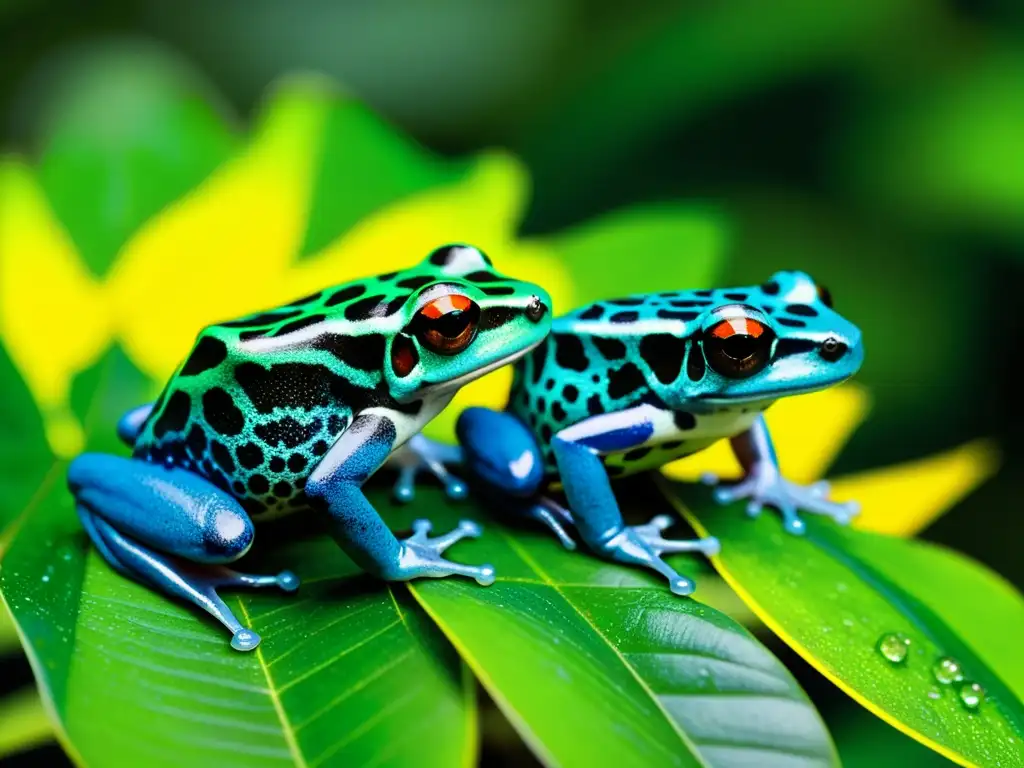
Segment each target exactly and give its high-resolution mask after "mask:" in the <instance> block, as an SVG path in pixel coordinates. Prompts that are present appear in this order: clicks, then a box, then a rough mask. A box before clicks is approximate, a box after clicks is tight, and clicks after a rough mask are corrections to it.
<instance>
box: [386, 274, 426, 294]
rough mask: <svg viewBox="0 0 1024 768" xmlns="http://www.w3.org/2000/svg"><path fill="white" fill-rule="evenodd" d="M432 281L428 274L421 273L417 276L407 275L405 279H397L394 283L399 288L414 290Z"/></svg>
mask: <svg viewBox="0 0 1024 768" xmlns="http://www.w3.org/2000/svg"><path fill="white" fill-rule="evenodd" d="M432 282H434V278H432V277H429V276H428V275H421V276H419V277H407V278H405V280H399V281H398V282H397V283H395V285H397V286H398V287H399V288H408V289H409V290H410V291H415V290H419V289H420V288H422V287H423V286H425V285H430V284H431V283H432Z"/></svg>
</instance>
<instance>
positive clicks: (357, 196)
mask: <svg viewBox="0 0 1024 768" xmlns="http://www.w3.org/2000/svg"><path fill="white" fill-rule="evenodd" d="M321 142H322V143H321V146H320V152H319V154H320V157H319V163H318V165H317V172H316V180H315V182H314V186H313V196H312V201H311V203H310V211H309V222H308V224H307V228H306V238H305V242H304V244H303V246H302V248H301V250H300V253H302V254H312V253H315V252H316V251H318V250H320V249H321V248H324V247H325V246H327V245H328V244H329V243H331V242H332V241H333V240H334V239H335V238H337V237H338V236H339V235H340V234H342V233H343V232H346V231H348V230H349V229H351V228H352V227H353V226H354V225H355V224H356V223H357V222H359V221H360V220H361V219H363V218H364V217H366V216H368V215H370V214H372V213H373V212H374V211H376V210H378V209H380V208H383V207H384V206H386V205H389V204H391V203H394V202H397V201H399V200H401V199H402V198H404V197H407V196H409V195H412V194H414V193H416V192H420V191H422V190H425V189H429V188H431V187H435V186H438V185H441V184H448V183H454V182H456V181H457V180H458V179H459V178H460V177H462V176H463V175H465V174H466V173H467V172H468V171H469V170H470V168H471V167H472V163H470V162H466V161H461V162H454V161H452V160H449V159H445V158H441V157H439V156H437V155H435V154H433V153H431V152H428V151H427V150H425V149H424V148H422V147H420V146H419V145H417V144H416V143H415V142H414V141H413V140H412V139H409V138H407V137H406V136H405V135H403V134H402V133H401V132H399V131H397V130H395V129H394V128H392V127H391V126H390V125H388V124H387V123H386V122H385V121H384V120H382V119H381V118H380V117H379V116H377V115H376V114H375V113H374V112H373V111H372V110H370V108H369V107H367V106H366V105H365V104H362V103H361V102H358V101H356V100H354V99H337V100H332V101H331V108H330V111H329V112H328V114H327V119H326V121H325V124H324V127H323V136H322V138H321Z"/></svg>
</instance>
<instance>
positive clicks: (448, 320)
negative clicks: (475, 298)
mask: <svg viewBox="0 0 1024 768" xmlns="http://www.w3.org/2000/svg"><path fill="white" fill-rule="evenodd" d="M471 322H472V313H470V312H463V311H462V310H459V309H456V310H453V311H451V312H447V313H445V314H443V315H441V316H440V317H439V318H437V319H436V320H432V321H431V322H430V326H431V330H434V331H437V332H438V333H440V334H441V335H442V336H445V337H447V338H449V339H454V338H456V337H458V335H459V334H460V333H462V332H463V331H465V330H466V326H468V325H469V324H470V323H471Z"/></svg>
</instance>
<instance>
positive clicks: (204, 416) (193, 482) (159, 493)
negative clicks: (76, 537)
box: [68, 244, 551, 651]
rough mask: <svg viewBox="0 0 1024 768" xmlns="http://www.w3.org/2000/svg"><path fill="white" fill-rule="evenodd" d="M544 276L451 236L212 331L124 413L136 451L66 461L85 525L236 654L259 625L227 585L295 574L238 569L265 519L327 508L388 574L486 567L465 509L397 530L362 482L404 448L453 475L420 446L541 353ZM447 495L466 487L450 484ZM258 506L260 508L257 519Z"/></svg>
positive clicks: (481, 574) (369, 563)
mask: <svg viewBox="0 0 1024 768" xmlns="http://www.w3.org/2000/svg"><path fill="white" fill-rule="evenodd" d="M549 307H550V299H549V298H548V296H547V294H546V293H545V292H544V291H543V289H541V288H539V287H537V286H535V285H532V284H530V283H524V282H520V281H517V280H512V279H510V278H507V277H505V276H503V275H500V274H498V273H496V272H494V271H493V270H492V267H491V263H490V260H489V259H487V257H486V256H485V255H484V254H482V253H481V252H480V251H478V250H477V249H475V248H473V247H471V246H464V245H458V244H456V245H449V246H444V247H442V248H439V249H437V250H436V251H434V252H433V253H432V254H430V255H429V256H428V257H427V258H426V259H425V260H424V261H423V262H422V263H421V264H419V265H417V266H415V267H412V268H410V269H408V270H405V271H403V272H398V273H391V274H387V275H380V276H377V277H372V278H366V279H365V280H362V281H357V282H353V283H349V284H346V285H341V286H335V287H333V288H330V289H326V290H324V291H320V292H318V293H316V294H313V295H312V296H308V297H305V298H303V299H299V300H297V301H294V302H292V303H291V304H288V305H285V306H283V307H279V308H277V309H272V310H269V311H266V312H261V313H258V314H256V315H253V316H249V317H247V318H243V319H240V320H237V321H230V322H226V323H221V324H218V325H215V326H210V327H209V328H207V329H204V330H203V332H202V333H200V335H199V338H198V340H197V342H196V345H195V346H194V348H193V350H192V352H191V353H190V355H189V356H188V358H187V359H186V360H185V361H184V362H183V363H182V365H181V366H179V368H178V370H177V371H176V372H175V374H174V376H172V377H171V380H170V381H169V382H168V384H167V386H166V388H165V390H164V392H163V394H162V395H161V396H160V399H159V400H158V401H157V402H156V403H155V404H148V405H144V406H140V407H138V408H134V409H132V410H131V411H129V412H128V413H126V414H125V415H124V416H123V417H122V418H121V420H120V422H119V423H118V425H117V431H118V435H119V436H120V437H121V439H122V440H123V441H124V442H125V443H126V444H127V445H129V446H130V447H131V448H132V457H131V458H126V457H120V456H108V455H103V454H88V453H87V454H83V455H81V456H79V457H77V458H76V459H75V460H74V461H73V462H72V463H71V466H70V467H69V470H68V484H69V487H70V489H71V492H72V493H73V494H74V497H75V501H76V507H77V510H78V514H79V517H80V518H81V521H82V525H83V527H84V528H85V530H86V532H87V533H88V534H89V536H90V538H91V539H92V541H93V542H94V544H95V545H96V548H97V550H98V551H99V552H100V554H101V555H102V556H103V557H104V558H105V559H106V560H107V562H109V563H110V564H111V566H113V567H114V568H115V569H116V570H118V571H119V572H120V573H122V574H124V575H125V576H128V577H131V578H134V579H136V580H138V581H140V582H142V583H144V584H147V585H149V586H151V587H154V588H156V589H160V590H163V591H164V592H166V593H168V594H171V595H173V596H175V597H178V598H181V599H184V600H187V601H190V602H192V603H193V604H195V605H197V606H199V607H201V608H203V609H204V610H206V611H208V612H209V613H210V614H211V615H213V616H214V617H215V618H216V619H217V620H219V621H220V622H221V623H222V624H223V625H224V626H225V627H226V628H227V629H228V630H229V631H230V632H231V634H232V639H231V645H232V647H233V648H235V649H236V650H242V651H247V650H251V649H253V648H255V647H256V646H257V645H258V644H259V642H260V638H259V636H258V635H256V633H254V632H253V631H252V630H250V629H247V628H245V627H243V626H242V625H241V624H240V623H239V621H238V619H237V618H236V617H235V615H234V614H233V613H232V611H231V610H230V609H229V608H228V607H227V606H226V605H225V604H224V602H223V600H221V598H220V597H219V595H218V594H217V589H218V588H220V587H225V586H249V587H253V586H255V587H260V586H277V587H279V588H281V589H283V590H286V591H292V590H294V589H296V588H297V587H298V580H297V579H296V577H295V576H294V575H293V574H292V573H291V572H289V571H285V572H283V573H280V574H277V575H276V576H255V575H250V574H242V573H237V572H235V571H232V570H229V569H228V568H226V567H225V565H226V564H227V563H232V562H234V561H236V560H238V559H239V558H240V557H242V556H243V555H244V554H245V553H246V552H247V551H248V550H249V547H250V546H251V544H252V542H253V537H254V528H253V519H255V520H257V521H258V520H260V519H265V518H269V517H274V516H278V515H281V514H286V513H291V512H296V511H312V512H314V513H319V514H323V515H325V516H326V517H327V519H328V520H329V521H330V530H331V533H332V535H333V536H334V538H335V539H336V540H337V542H338V543H339V545H340V546H341V547H342V548H343V549H344V551H345V552H346V553H347V554H348V555H349V556H350V557H351V558H352V560H353V561H354V562H355V563H357V564H358V565H359V566H360V567H362V568H363V569H365V570H366V571H367V572H369V573H371V574H373V575H375V576H377V577H379V578H382V579H386V580H406V579H413V578H420V577H434V578H438V577H443V576H450V575H456V574H457V575H461V576H467V577H470V578H473V579H476V581H478V582H479V583H481V584H490V583H492V582H493V581H494V569H493V568H492V567H491V566H489V565H480V566H471V565H463V564H460V563H455V562H451V561H449V560H446V559H445V558H444V557H443V556H442V555H443V553H444V551H445V550H446V549H447V548H448V547H449V546H451V545H452V544H454V543H455V542H457V541H459V540H460V539H462V538H465V537H468V536H478V535H479V534H480V529H479V528H478V527H477V526H476V525H475V524H474V523H472V522H469V521H462V522H461V523H460V524H459V526H458V527H457V528H456V529H455V530H453V531H451V532H449V533H446V534H443V535H441V536H436V537H429V536H428V535H427V534H428V533H429V531H430V524H429V523H428V522H427V521H423V520H420V521H416V523H415V524H414V526H413V529H414V533H413V535H412V536H410V537H409V538H407V539H405V540H403V541H399V540H398V539H397V538H396V537H395V536H394V534H393V533H392V532H391V531H390V530H389V529H388V527H387V525H385V523H384V521H383V520H382V519H381V518H380V516H379V515H378V514H377V512H376V510H375V509H374V508H373V506H372V505H371V504H370V502H369V501H368V500H367V498H366V497H365V496H364V495H363V492H362V485H363V483H364V482H365V481H366V480H367V478H369V477H370V476H371V475H372V474H373V473H374V472H376V471H377V469H379V468H380V467H381V466H382V465H384V464H385V463H387V462H388V461H389V459H390V458H391V457H392V456H393V455H395V456H396V460H397V462H398V464H399V466H400V468H401V475H400V477H401V478H402V479H403V480H410V479H412V478H414V477H415V474H416V473H417V472H418V471H421V470H426V471H428V472H432V473H434V474H437V475H439V476H441V477H442V478H443V477H445V476H446V473H445V472H444V468H443V466H441V465H438V464H437V463H436V462H435V461H434V459H433V458H432V453H431V452H429V451H421V450H418V448H419V447H421V446H420V443H418V442H416V441H414V442H413V444H412V446H411V447H408V448H405V449H404V450H399V449H403V448H404V446H405V444H406V443H407V442H408V441H409V440H410V438H413V437H415V436H416V435H417V433H418V432H419V430H420V429H422V427H423V426H424V425H425V424H426V423H428V422H429V421H430V419H432V418H433V417H434V416H435V415H437V413H439V412H440V411H441V410H442V409H443V408H444V407H445V406H446V405H447V404H448V402H449V401H450V400H451V399H452V397H454V395H455V392H456V391H457V390H458V389H459V388H460V387H461V386H462V385H464V384H466V383H468V382H469V381H472V380H473V379H476V378H478V377H479V376H482V375H483V374H485V373H487V372H488V371H490V370H493V369H494V368H496V367H499V366H502V365H505V364H507V363H510V362H512V361H514V360H516V359H517V358H518V357H520V356H521V355H523V354H526V353H527V352H528V351H529V350H530V349H532V348H533V347H534V346H536V345H537V344H539V343H541V341H542V340H543V339H544V338H545V336H546V335H547V333H548V331H549V329H550V324H551V318H550V312H549ZM448 487H449V492H450V493H452V494H453V495H459V494H461V493H464V488H463V487H462V486H461V484H460V483H458V482H457V481H455V480H454V479H450V482H449V485H448ZM250 516H252V519H251V518H250Z"/></svg>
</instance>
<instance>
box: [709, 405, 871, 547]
mask: <svg viewBox="0 0 1024 768" xmlns="http://www.w3.org/2000/svg"><path fill="white" fill-rule="evenodd" d="M731 442H732V449H733V452H734V453H735V454H736V458H737V460H738V461H739V462H740V465H741V466H742V467H743V470H744V477H743V479H742V480H741V481H740V482H739V483H736V484H735V485H732V486H727V487H719V488H716V489H715V499H716V500H717V501H718V502H719V503H720V504H728V503H730V502H733V501H737V500H739V499H749V502H748V504H747V514H749V515H750V516H752V517H753V516H756V515H759V514H760V513H761V510H762V508H763V507H764V506H766V505H767V506H771V507H774V508H775V509H777V510H778V511H779V513H780V514H781V515H782V519H783V525H784V527H785V529H786V530H787V531H789V532H790V533H795V534H802V533H803V532H804V531H805V529H806V525H805V524H804V521H803V520H801V519H800V516H799V514H798V510H801V509H802V510H804V511H805V512H810V513H812V514H816V515H825V516H827V517H831V518H832V519H833V520H835V521H836V522H837V523H839V524H841V525H845V524H846V523H848V522H849V521H850V519H851V518H853V517H854V515H856V514H857V513H858V511H859V508H858V506H857V504H856V502H852V501H850V502H845V503H837V502H834V501H829V499H828V498H827V497H828V491H829V486H828V483H826V482H819V483H814V484H812V485H809V486H802V485H798V484H797V483H794V482H792V481H790V480H787V479H786V478H784V477H783V476H782V473H781V472H780V471H779V460H778V457H777V456H776V455H775V446H774V445H773V444H772V438H771V435H770V434H769V432H768V425H767V424H766V423H765V420H764V416H760V417H758V419H757V421H755V422H754V424H753V426H751V428H750V429H748V430H747V431H746V432H743V433H741V434H739V435H737V436H736V437H734V438H733V439H732V441H731ZM702 480H703V481H704V482H705V483H707V484H708V485H718V483H719V479H718V478H717V477H716V476H714V475H711V474H707V475H704V477H703V478H702Z"/></svg>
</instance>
